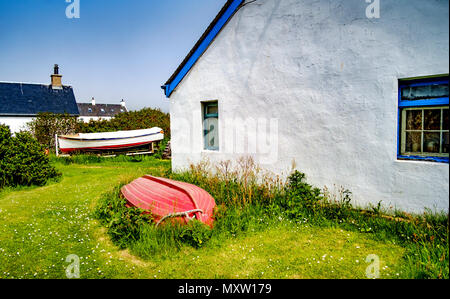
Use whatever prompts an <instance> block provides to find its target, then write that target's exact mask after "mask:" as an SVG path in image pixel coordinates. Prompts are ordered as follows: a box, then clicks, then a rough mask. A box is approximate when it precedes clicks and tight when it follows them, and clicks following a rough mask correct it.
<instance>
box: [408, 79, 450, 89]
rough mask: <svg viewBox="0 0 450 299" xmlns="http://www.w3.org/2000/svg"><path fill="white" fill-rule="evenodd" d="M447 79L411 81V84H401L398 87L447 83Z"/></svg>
mask: <svg viewBox="0 0 450 299" xmlns="http://www.w3.org/2000/svg"><path fill="white" fill-rule="evenodd" d="M448 83H449V82H448V80H447V81H445V80H440V81H429V82H418V83H411V84H401V85H400V88H405V87H416V86H428V85H439V84H448Z"/></svg>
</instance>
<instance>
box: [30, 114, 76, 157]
mask: <svg viewBox="0 0 450 299" xmlns="http://www.w3.org/2000/svg"><path fill="white" fill-rule="evenodd" d="M79 125H80V123H79V122H78V120H77V118H76V117H74V116H71V115H69V114H55V113H49V112H45V113H39V114H38V115H37V117H36V118H34V119H33V121H32V122H30V123H28V129H29V131H30V132H31V134H32V135H33V136H34V137H35V138H36V139H37V141H38V142H39V143H40V144H41V145H42V146H44V147H45V148H47V149H49V150H50V151H52V152H54V151H55V137H56V136H55V135H56V134H58V135H70V134H75V133H76V132H77V130H78V129H79Z"/></svg>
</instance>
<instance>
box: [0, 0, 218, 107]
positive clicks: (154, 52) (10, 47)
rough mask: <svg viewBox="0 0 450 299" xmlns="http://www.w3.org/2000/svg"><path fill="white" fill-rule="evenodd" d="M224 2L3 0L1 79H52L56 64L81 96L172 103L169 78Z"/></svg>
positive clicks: (131, 102)
mask: <svg viewBox="0 0 450 299" xmlns="http://www.w3.org/2000/svg"><path fill="white" fill-rule="evenodd" d="M225 2H226V0H80V18H79V19H68V18H67V17H66V7H67V6H68V5H69V3H66V0H0V54H1V55H0V81H6V82H29V83H45V84H49V82H50V73H51V72H52V70H53V65H54V64H55V63H57V64H59V66H60V74H62V75H63V84H67V85H72V86H73V87H74V91H75V96H76V98H77V101H78V102H88V101H89V100H90V99H91V97H95V98H96V100H97V102H98V103H119V102H120V100H121V99H122V98H123V99H125V101H126V102H127V106H128V107H129V109H133V110H135V109H140V108H143V107H159V108H161V109H162V110H164V111H166V112H168V110H169V101H168V100H167V99H166V98H165V97H164V95H163V91H162V90H161V88H160V86H161V85H162V84H163V83H165V81H166V80H167V79H168V78H169V77H170V75H171V74H172V73H173V71H174V70H175V69H176V68H177V66H178V65H179V64H180V63H181V61H182V60H183V58H184V57H185V56H186V55H187V53H188V52H189V50H190V49H191V48H192V47H193V46H194V44H195V42H196V41H197V40H198V38H199V37H200V36H201V34H202V33H203V32H204V30H205V29H206V28H207V26H208V25H209V23H210V22H211V21H212V20H213V18H214V17H215V15H216V14H217V13H218V12H219V10H220V8H221V7H222V6H223V5H224V3H225Z"/></svg>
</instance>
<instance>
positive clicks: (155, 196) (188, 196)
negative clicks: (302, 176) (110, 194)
mask: <svg viewBox="0 0 450 299" xmlns="http://www.w3.org/2000/svg"><path fill="white" fill-rule="evenodd" d="M121 193H122V195H123V197H124V198H125V199H126V200H127V206H128V207H137V208H140V209H143V210H145V211H148V212H149V213H151V214H152V215H153V216H154V218H155V221H157V222H158V223H160V222H161V221H164V220H165V219H168V218H172V219H174V218H175V219H178V220H179V221H181V222H183V223H187V222H189V221H190V220H191V219H192V218H194V217H195V218H196V219H197V220H200V221H201V222H203V223H205V224H206V225H209V226H212V225H213V221H214V218H213V213H214V208H215V207H216V203H215V201H214V198H213V197H212V196H211V195H210V194H209V193H208V192H206V191H205V190H203V189H201V188H199V187H197V186H195V185H192V184H188V183H184V182H178V181H174V180H170V179H166V178H157V177H153V176H149V175H147V176H144V177H141V178H139V179H137V180H135V181H133V182H131V183H130V184H128V185H126V186H124V187H123V188H122V189H121ZM183 213H185V214H184V215H180V214H183Z"/></svg>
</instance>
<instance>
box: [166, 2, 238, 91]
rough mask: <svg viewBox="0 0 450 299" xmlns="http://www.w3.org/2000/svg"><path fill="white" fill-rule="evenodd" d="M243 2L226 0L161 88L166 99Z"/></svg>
mask: <svg viewBox="0 0 450 299" xmlns="http://www.w3.org/2000/svg"><path fill="white" fill-rule="evenodd" d="M243 2H244V0H228V1H227V3H226V4H225V5H224V6H223V7H222V9H221V10H220V12H219V14H218V15H217V16H216V17H215V18H214V20H213V21H212V22H211V24H210V25H209V26H208V28H207V29H206V31H205V32H204V33H203V35H202V36H201V37H200V39H199V40H198V41H197V43H196V44H195V45H194V47H193V48H192V50H191V51H190V52H189V54H188V55H187V56H186V58H185V59H184V60H183V62H182V63H181V64H180V65H179V66H178V68H177V70H176V71H175V72H174V73H173V74H172V76H171V77H170V78H169V80H167V82H166V83H165V84H164V85H163V86H161V88H162V89H163V90H164V93H165V95H166V97H167V98H169V97H170V95H171V94H172V92H173V91H174V90H175V88H176V87H177V86H178V85H179V84H180V83H181V81H183V79H184V77H185V76H186V75H187V74H188V73H189V71H190V70H191V69H192V67H194V65H195V64H196V63H197V61H198V60H199V59H200V57H201V56H202V55H203V54H204V53H205V52H206V50H207V49H208V47H209V46H210V45H211V44H212V43H213V42H214V40H215V38H216V37H217V36H218V35H219V33H220V32H221V30H222V29H223V28H224V27H225V26H226V24H227V23H228V21H229V20H230V19H231V18H232V17H233V15H234V14H235V13H236V11H237V10H238V9H239V7H240V6H241V5H242V3H243Z"/></svg>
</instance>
